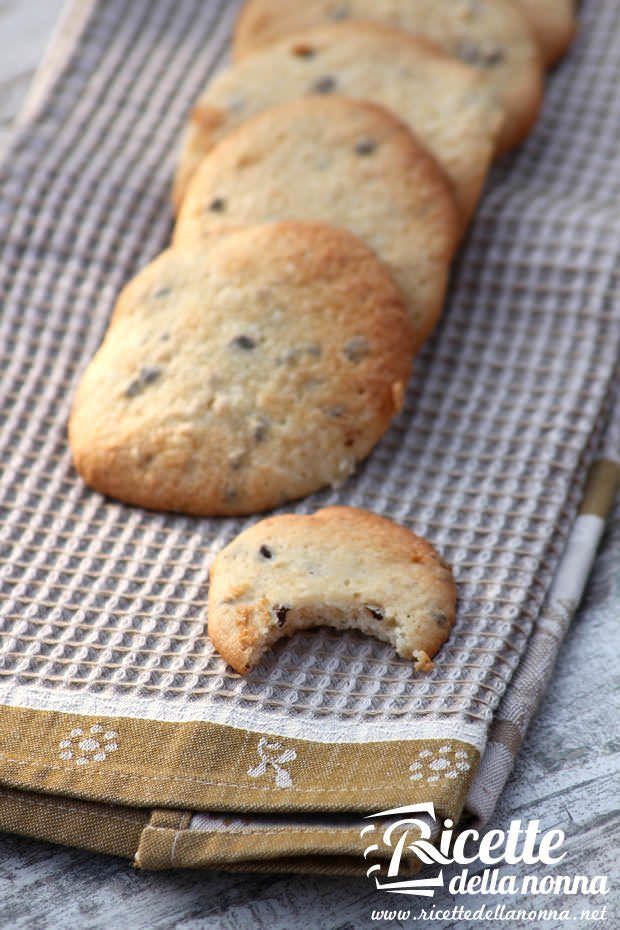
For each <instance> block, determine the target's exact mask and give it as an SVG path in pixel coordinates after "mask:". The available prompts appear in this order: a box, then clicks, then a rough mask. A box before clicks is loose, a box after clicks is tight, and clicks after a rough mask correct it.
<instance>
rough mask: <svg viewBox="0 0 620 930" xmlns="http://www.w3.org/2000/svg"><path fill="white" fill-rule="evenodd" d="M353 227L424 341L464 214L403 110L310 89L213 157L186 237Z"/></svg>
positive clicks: (180, 241)
mask: <svg viewBox="0 0 620 930" xmlns="http://www.w3.org/2000/svg"><path fill="white" fill-rule="evenodd" d="M283 219H299V220H318V221H323V222H327V223H330V224H331V225H333V226H339V227H342V228H344V229H349V230H350V231H351V232H353V233H355V234H356V235H357V236H359V238H360V239H362V240H363V241H364V242H365V243H366V244H367V245H368V246H370V247H371V248H372V249H373V250H374V251H375V252H376V254H377V255H378V257H379V258H380V259H381V260H382V261H384V262H385V264H386V266H387V267H388V268H389V270H390V272H391V273H392V275H393V277H394V280H395V281H396V283H397V284H398V285H399V287H400V288H401V290H402V292H403V295H404V297H405V300H406V302H407V306H408V309H409V312H410V314H411V320H412V323H413V327H414V331H415V336H416V344H417V346H420V345H422V343H423V342H424V340H425V339H426V338H427V337H428V335H429V333H430V332H431V330H432V329H433V327H434V325H435V323H436V321H437V318H438V317H439V314H440V312H441V308H442V305H443V300H444V296H445V290H446V282H447V278H448V272H449V268H450V262H451V259H452V257H453V255H454V252H455V250H456V246H457V243H458V234H459V216H458V212H457V208H456V205H455V202H454V197H453V195H452V191H451V189H450V185H449V183H448V182H447V181H446V179H445V177H444V175H443V173H442V171H441V170H440V169H439V168H438V166H437V164H436V162H435V160H434V159H433V158H432V156H431V155H429V154H428V153H427V152H426V150H425V149H423V148H422V147H421V146H420V145H419V144H418V143H417V142H416V140H415V139H414V138H413V136H412V135H411V133H410V132H409V130H408V129H407V127H406V126H405V125H404V124H403V123H401V122H399V121H398V120H397V119H396V118H395V117H394V116H392V114H391V113H388V112H387V111H386V110H384V109H382V108H379V107H376V106H374V105H373V104H368V103H362V102H360V101H355V100H349V99H347V98H345V97H331V98H323V97H309V98H307V99H305V100H296V101H293V102H292V103H288V104H285V105H284V106H282V107H278V108H277V109H273V110H268V111H266V112H265V113H263V114H261V115H260V116H257V117H255V118H254V119H252V120H250V121H249V122H247V123H244V125H243V126H241V127H240V128H239V129H238V130H236V132H234V133H232V134H231V135H230V136H229V137H228V138H226V139H224V140H223V141H222V142H220V144H219V145H217V146H216V147H215V149H213V151H212V152H211V154H210V155H208V156H207V157H206V158H205V159H204V161H203V162H202V164H201V166H200V168H199V169H198V171H197V172H196V175H195V176H194V179H193V181H192V183H191V185H190V187H189V190H188V192H187V196H186V198H185V200H184V203H183V207H182V209H181V212H180V214H179V218H178V221H177V226H176V230H175V234H174V245H175V246H179V247H182V248H195V247H199V246H200V245H201V244H202V243H203V242H204V239H205V236H208V235H209V234H211V233H212V231H213V230H216V229H224V228H226V227H227V226H233V227H235V226H239V225H243V224H250V223H261V222H272V221H273V220H283Z"/></svg>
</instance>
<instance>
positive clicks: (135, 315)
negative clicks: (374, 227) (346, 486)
mask: <svg viewBox="0 0 620 930" xmlns="http://www.w3.org/2000/svg"><path fill="white" fill-rule="evenodd" d="M412 354H413V334H412V331H411V325H410V323H409V318H408V314H407V310H406V308H405V305H404V303H403V300H402V297H401V295H400V292H399V291H398V289H397V288H396V286H395V285H394V284H393V282H392V279H391V277H390V275H389V274H388V272H387V271H386V270H385V269H384V267H383V266H382V265H381V263H380V262H379V261H378V260H377V258H376V257H375V255H374V254H373V253H372V252H371V251H370V250H369V249H368V248H367V247H366V246H365V245H363V243H361V242H360V241H359V240H358V239H357V238H356V237H355V236H352V235H351V234H350V233H348V232H345V231H343V230H338V229H332V228H331V227H329V226H325V225H322V224H310V223H309V224H304V223H274V224H269V225H265V226H260V227H252V228H248V229H243V230H237V231H235V232H230V233H229V234H228V235H226V236H222V237H217V238H214V240H213V241H212V242H210V243H209V245H208V248H206V249H205V250H202V251H195V252H184V251H173V250H169V251H167V252H164V253H163V254H162V255H160V256H159V257H158V258H156V259H155V261H154V262H152V263H151V264H150V265H149V266H148V267H147V268H145V269H144V270H143V271H142V272H140V273H139V274H138V275H137V277H136V278H134V279H133V280H132V281H131V282H130V283H129V284H128V285H127V286H126V288H125V289H124V291H123V292H122V294H121V296H120V298H119V301H118V304H117V307H116V309H115V312H114V315H113V317H112V321H111V323H110V327H109V329H108V332H107V334H106V337H105V339H104V342H103V344H102V346H101V347H100V349H99V351H98V352H97V354H96V356H95V358H94V359H93V361H92V362H91V363H90V365H89V366H88V368H87V369H86V372H85V373H84V375H83V377H82V380H81V383H80V385H79V388H78V391H77V395H76V398H75V401H74V405H73V410H72V413H71V419H70V424H69V439H70V445H71V450H72V453H73V459H74V462H75V466H76V468H77V470H78V472H79V473H80V475H81V476H82V478H83V479H84V481H85V482H86V483H87V484H88V485H90V486H91V487H93V488H95V489H96V490H98V491H100V492H102V493H104V494H108V495H110V496H111V497H115V498H118V499H119V500H122V501H126V502H128V503H131V504H138V505H140V506H143V507H147V508H153V509H158V510H174V511H181V512H184V513H190V514H205V515H206V514H210V515H227V514H247V513H254V512H258V511H261V510H264V509H266V508H269V507H273V506H274V505H276V504H281V503H284V502H285V501H288V500H291V499H293V498H298V497H302V496H303V495H306V494H309V493H311V492H312V491H315V490H317V489H318V488H321V487H323V486H324V485H330V484H332V485H336V484H339V483H341V482H343V481H344V480H345V479H346V478H347V477H348V476H349V475H350V474H351V472H352V471H353V469H354V467H355V464H356V463H357V462H359V461H360V460H361V459H363V458H364V457H365V456H367V455H368V453H369V452H370V451H371V449H372V447H373V446H374V445H375V443H376V442H377V441H378V440H379V438H380V437H381V436H382V435H383V433H384V432H385V431H386V429H387V428H388V426H389V423H390V420H391V418H392V417H393V415H394V414H395V413H396V412H397V411H398V410H399V408H400V407H401V404H402V401H403V398H404V393H405V385H406V382H407V379H408V377H409V374H410V370H411V362H412Z"/></svg>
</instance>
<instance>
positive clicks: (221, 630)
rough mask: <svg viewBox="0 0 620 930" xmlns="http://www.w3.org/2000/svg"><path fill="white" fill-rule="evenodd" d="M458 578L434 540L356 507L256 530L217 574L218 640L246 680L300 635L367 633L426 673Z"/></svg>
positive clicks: (213, 610)
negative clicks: (279, 644)
mask: <svg viewBox="0 0 620 930" xmlns="http://www.w3.org/2000/svg"><path fill="white" fill-rule="evenodd" d="M455 606H456V588H455V584H454V580H453V577H452V572H451V571H450V569H449V568H448V566H447V565H446V564H445V563H444V562H443V561H442V560H441V559H440V557H439V556H438V555H437V553H436V552H435V550H434V549H433V547H432V546H431V545H430V543H428V542H426V540H424V539H421V538H420V537H419V536H415V535H414V534H413V533H412V532H410V531H409V530H408V529H406V528H405V527H403V526H399V525H398V524H396V523H393V522H392V521H391V520H388V519H386V518H385V517H380V516H377V515H376V514H374V513H370V512H368V511H366V510H357V509H356V508H354V507H328V508H326V509H325V510H319V511H317V513H315V514H314V515H313V516H306V515H301V514H286V515H283V516H275V517H270V518H268V519H266V520H261V521H260V522H259V523H256V524H254V526H251V527H250V528H249V529H247V530H245V531H244V532H243V533H241V534H240V535H239V536H237V537H236V539H234V540H233V541H232V542H231V543H230V544H229V545H228V546H226V548H225V549H223V550H222V551H221V552H220V553H219V555H218V556H217V558H216V559H215V562H214V564H213V566H212V569H211V582H210V589H209V604H208V609H209V620H208V632H209V638H210V639H211V641H212V643H213V645H214V646H215V648H216V649H217V651H218V652H219V653H220V655H221V656H222V657H223V658H224V659H225V660H226V661H227V662H228V664H229V665H231V666H232V667H233V668H234V669H235V670H236V671H237V672H240V673H241V674H245V673H246V672H248V671H249V670H250V669H251V668H252V667H253V666H254V665H256V663H257V662H258V661H259V660H260V658H261V656H262V655H263V654H264V653H265V652H266V651H267V650H268V649H269V648H270V647H271V646H273V644H274V643H275V642H276V641H277V640H279V639H281V638H282V637H285V636H292V635H293V633H295V632H296V631H297V630H305V629H308V628H309V627H317V626H331V627H334V628H335V629H337V630H351V629H353V630H360V631H361V632H362V633H367V634H369V635H370V636H375V637H376V638H377V639H380V640H382V641H383V642H387V643H390V644H391V645H392V646H393V647H394V649H395V650H396V652H397V653H398V655H400V656H402V657H403V658H405V659H414V660H415V662H416V665H417V666H418V667H420V668H422V669H428V668H429V667H432V663H431V662H430V658H431V657H432V656H434V655H435V654H436V652H437V650H438V649H439V648H440V646H441V645H442V644H443V643H444V642H445V641H446V639H447V638H448V635H449V633H450V629H451V628H452V625H453V623H454V617H455Z"/></svg>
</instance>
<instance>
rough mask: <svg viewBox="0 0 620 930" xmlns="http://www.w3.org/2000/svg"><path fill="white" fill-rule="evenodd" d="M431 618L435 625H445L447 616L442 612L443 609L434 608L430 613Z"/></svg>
mask: <svg viewBox="0 0 620 930" xmlns="http://www.w3.org/2000/svg"><path fill="white" fill-rule="evenodd" d="M432 617H433V620H434V621H435V623H436V624H437V626H447V625H448V618H447V617H446V615H445V614H444V612H443V610H434V611H433V613H432Z"/></svg>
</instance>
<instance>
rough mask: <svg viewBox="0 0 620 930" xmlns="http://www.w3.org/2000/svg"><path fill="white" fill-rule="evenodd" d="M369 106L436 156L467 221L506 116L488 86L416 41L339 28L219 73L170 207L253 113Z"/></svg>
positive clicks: (371, 29)
mask: <svg viewBox="0 0 620 930" xmlns="http://www.w3.org/2000/svg"><path fill="white" fill-rule="evenodd" d="M332 93H336V94H339V95H343V96H347V97H352V98H356V99H361V100H367V101H370V102H372V103H375V104H378V105H380V106H383V107H384V108H386V109H388V110H391V111H392V112H393V113H394V114H395V115H396V116H397V117H398V118H399V119H401V120H403V122H405V123H406V124H407V125H408V126H409V128H410V129H411V130H412V131H413V132H414V134H415V135H416V136H417V138H418V139H419V140H420V142H421V143H422V144H423V145H424V146H425V147H426V148H427V149H428V150H429V151H430V152H431V153H432V154H433V155H434V157H435V158H436V159H437V161H438V162H439V163H440V164H441V166H442V167H443V169H444V171H445V172H446V174H447V175H448V177H449V178H450V180H451V181H452V184H453V186H454V192H455V195H456V199H457V202H458V204H459V207H460V211H461V217H462V228H464V227H465V226H466V225H467V223H468V222H469V220H470V218H471V216H472V213H473V212H474V210H475V208H476V204H477V202H478V199H479V197H480V193H481V191H482V187H483V184H484V180H485V178H486V175H487V172H488V169H489V165H490V163H491V160H492V157H493V152H494V150H495V147H496V140H497V136H498V133H499V131H500V128H501V125H502V121H503V118H504V115H503V110H502V109H501V107H500V106H499V105H498V103H497V101H496V99H495V96H494V94H493V93H492V90H491V89H490V87H489V82H488V81H487V80H486V79H485V78H484V77H483V76H481V75H480V73H479V72H478V71H476V70H475V69H474V68H471V67H469V66H467V65H465V64H463V63H462V62H458V61H456V60H455V59H454V58H452V57H451V56H449V55H446V53H445V52H442V51H441V50H438V49H436V48H434V47H433V46H431V45H430V44H429V43H428V41H426V40H424V39H415V38H412V37H410V36H407V35H405V34H404V33H403V32H400V31H398V30H394V29H387V28H385V27H380V26H376V25H365V24H362V23H343V24H342V25H335V26H328V27H323V28H319V29H315V30H312V31H311V32H308V33H305V34H304V35H303V36H302V37H300V38H299V39H292V40H290V41H289V40H288V39H285V40H284V42H280V43H278V44H277V45H276V46H273V47H272V48H269V49H267V50H266V51H265V52H259V53H258V54H256V55H252V56H251V57H249V58H247V59H245V60H244V61H242V62H240V63H239V64H237V65H235V66H233V67H232V68H229V69H228V70H226V71H223V72H221V73H220V74H219V75H218V76H217V77H216V78H215V79H214V81H213V82H212V83H211V84H210V86H209V88H208V89H207V91H206V93H205V94H204V95H203V96H202V97H201V98H200V100H199V101H198V103H197V105H196V107H195V108H194V110H193V112H192V117H191V120H190V124H189V127H188V129H187V131H186V134H185V139H184V142H183V145H182V152H181V158H180V162H179V167H178V169H177V174H176V179H175V185H174V193H173V200H174V203H175V206H176V208H177V209H178V207H179V205H180V203H181V201H182V199H183V196H184V193H185V191H186V189H187V185H188V183H189V179H190V178H191V176H192V175H193V173H194V172H195V170H196V168H197V166H198V165H199V163H200V161H201V159H202V158H203V157H204V156H205V155H206V154H207V153H208V152H209V150H210V149H211V148H212V147H213V146H214V145H215V144H216V143H217V142H218V141H220V140H221V139H222V138H223V137H224V136H225V135H226V134H227V133H229V132H230V131H231V130H232V129H234V128H235V127H237V126H238V125H239V124H240V123H243V122H244V121H245V120H247V119H249V118H251V117H252V116H254V115H255V114H257V113H259V112H261V111H263V110H265V109H267V108H269V107H271V106H276V105H278V104H283V103H286V102H288V101H290V100H294V99H298V98H300V97H306V96H307V95H308V94H314V95H323V96H326V95H329V94H332Z"/></svg>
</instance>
